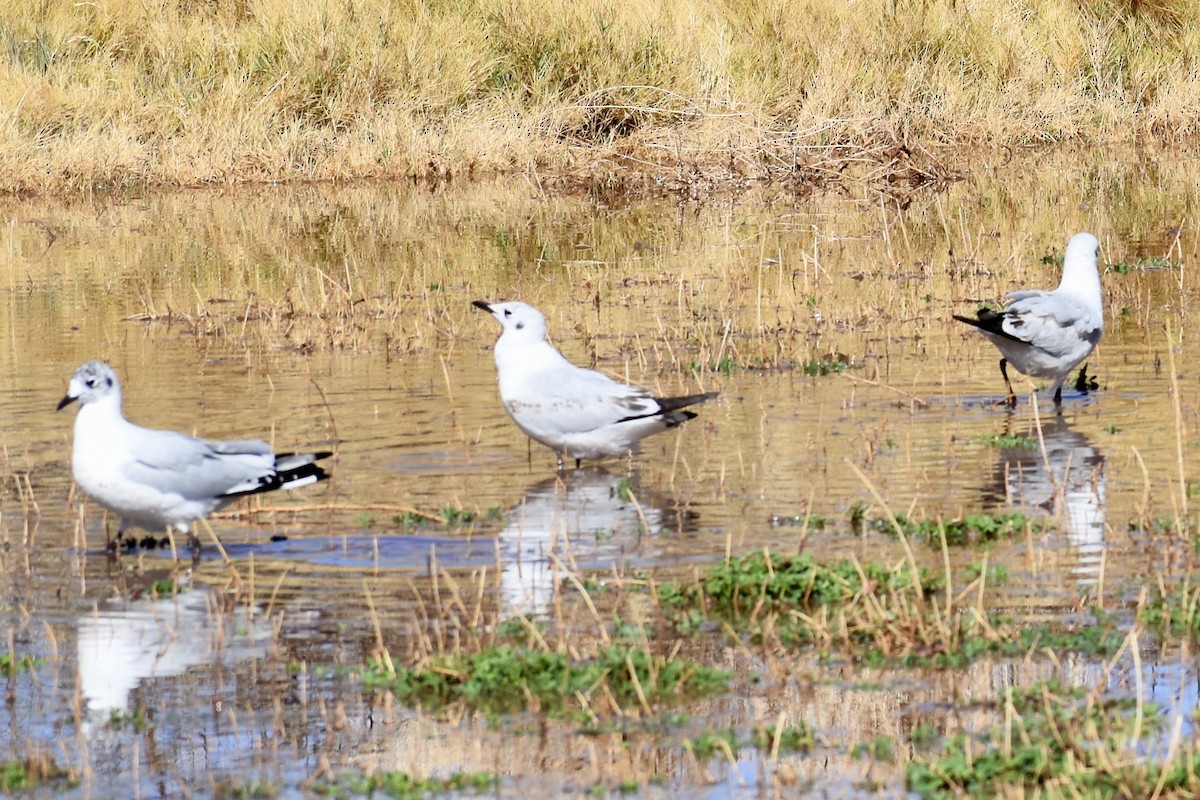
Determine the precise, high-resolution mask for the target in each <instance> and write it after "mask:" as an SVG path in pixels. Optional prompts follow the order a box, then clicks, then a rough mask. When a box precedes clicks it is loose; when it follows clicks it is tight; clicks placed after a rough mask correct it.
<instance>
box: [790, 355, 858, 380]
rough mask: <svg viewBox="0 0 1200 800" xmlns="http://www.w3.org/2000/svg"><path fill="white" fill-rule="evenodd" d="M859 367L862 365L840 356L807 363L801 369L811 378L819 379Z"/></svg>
mask: <svg viewBox="0 0 1200 800" xmlns="http://www.w3.org/2000/svg"><path fill="white" fill-rule="evenodd" d="M857 366H861V365H859V364H855V363H854V362H853V361H851V360H850V359H849V358H846V357H845V356H840V355H839V356H836V357H829V358H822V359H813V360H811V361H805V362H804V363H803V364H801V365H800V368H801V369H802V370H804V374H805V375H808V376H809V377H810V378H817V377H823V376H825V375H837V374H839V373H842V372H845V371H846V370H848V369H850V368H852V367H857Z"/></svg>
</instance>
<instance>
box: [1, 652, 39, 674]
mask: <svg viewBox="0 0 1200 800" xmlns="http://www.w3.org/2000/svg"><path fill="white" fill-rule="evenodd" d="M43 663H44V659H41V658H37V657H36V656H31V655H29V654H28V653H0V673H9V674H11V673H13V672H22V671H24V670H31V669H36V668H37V667H40V666H41V665H42V664H43Z"/></svg>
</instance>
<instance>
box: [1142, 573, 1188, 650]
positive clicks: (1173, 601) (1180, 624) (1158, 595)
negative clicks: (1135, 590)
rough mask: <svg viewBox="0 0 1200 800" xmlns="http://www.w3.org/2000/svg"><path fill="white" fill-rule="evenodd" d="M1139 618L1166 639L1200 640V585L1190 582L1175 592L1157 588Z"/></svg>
mask: <svg viewBox="0 0 1200 800" xmlns="http://www.w3.org/2000/svg"><path fill="white" fill-rule="evenodd" d="M1138 619H1139V620H1140V621H1141V622H1142V623H1143V624H1144V625H1145V626H1146V627H1147V628H1148V629H1150V630H1151V631H1154V632H1155V633H1157V634H1158V635H1159V636H1160V637H1162V638H1166V637H1167V636H1169V635H1175V636H1186V637H1189V638H1190V639H1192V640H1195V639H1197V638H1200V585H1195V584H1192V583H1191V582H1188V583H1184V584H1182V585H1180V586H1176V587H1174V588H1172V589H1166V588H1165V587H1158V588H1155V589H1154V591H1153V594H1152V595H1151V596H1150V598H1149V599H1148V600H1147V601H1146V603H1145V604H1144V605H1142V606H1141V607H1140V608H1139V609H1138Z"/></svg>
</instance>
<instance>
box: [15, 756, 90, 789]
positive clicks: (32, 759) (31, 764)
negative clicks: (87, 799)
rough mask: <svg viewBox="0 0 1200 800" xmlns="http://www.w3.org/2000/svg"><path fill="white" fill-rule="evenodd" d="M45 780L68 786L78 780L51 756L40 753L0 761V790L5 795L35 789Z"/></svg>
mask: <svg viewBox="0 0 1200 800" xmlns="http://www.w3.org/2000/svg"><path fill="white" fill-rule="evenodd" d="M47 782H53V783H56V784H60V785H62V786H68V787H69V786H75V785H76V784H78V782H79V781H78V780H77V779H76V778H75V776H74V775H73V774H72V773H71V772H70V771H68V770H66V769H64V768H63V767H61V766H59V765H58V763H57V762H55V761H54V759H53V758H51V757H50V756H47V755H43V754H41V753H38V754H34V755H30V756H27V757H26V758H22V759H10V760H8V761H0V792H4V793H5V794H6V795H9V794H10V793H13V792H23V791H28V790H30V789H35V788H37V787H39V786H41V785H43V784H45V783H47Z"/></svg>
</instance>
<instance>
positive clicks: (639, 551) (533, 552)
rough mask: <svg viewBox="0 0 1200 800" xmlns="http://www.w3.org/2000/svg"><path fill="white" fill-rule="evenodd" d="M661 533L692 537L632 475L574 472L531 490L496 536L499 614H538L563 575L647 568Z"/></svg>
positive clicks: (686, 517) (684, 518)
mask: <svg viewBox="0 0 1200 800" xmlns="http://www.w3.org/2000/svg"><path fill="white" fill-rule="evenodd" d="M664 529H666V530H669V531H671V532H672V533H673V534H675V533H686V532H689V531H694V530H695V519H694V515H693V514H691V513H690V512H687V511H680V510H677V509H676V508H675V503H674V502H672V501H671V500H670V499H669V498H667V497H665V496H662V495H660V494H657V493H654V492H647V491H644V490H642V489H640V488H639V487H638V481H637V476H636V475H635V476H634V477H632V478H626V477H625V476H623V475H614V474H612V473H610V472H608V471H606V470H603V469H595V468H591V469H577V470H573V471H571V472H567V473H564V474H562V475H561V476H556V477H553V478H549V479H547V480H543V481H541V482H539V483H536V484H534V485H533V486H531V487H530V488H529V490H528V491H527V492H526V493H525V498H524V500H523V501H522V502H521V503H519V504H517V505H516V506H515V507H514V508H513V509H512V510H511V511H509V513H508V514H507V524H506V525H505V527H504V530H502V531H501V532H500V542H499V550H500V553H501V555H502V559H503V562H502V567H501V574H500V587H501V593H502V595H503V599H504V604H505V606H506V609H507V610H508V611H509V612H511V613H513V614H527V613H533V614H543V613H546V612H547V611H548V610H549V609H550V608H551V605H552V603H553V600H554V594H555V592H556V591H557V590H558V587H559V585H560V583H561V581H562V580H563V579H565V578H567V576H568V575H575V574H577V573H578V572H580V571H584V570H595V571H599V572H603V571H611V570H612V569H613V568H614V566H622V565H637V564H643V563H646V564H648V563H651V562H652V561H653V560H654V559H656V558H658V557H659V556H660V555H661V552H662V546H661V545H662V542H663V541H664V537H663V535H662V531H663V530H664ZM671 541H674V540H671Z"/></svg>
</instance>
